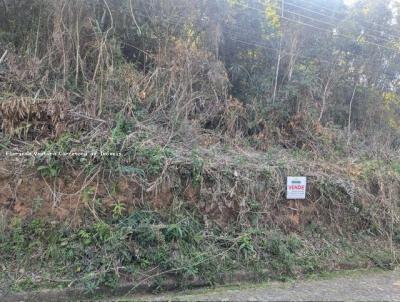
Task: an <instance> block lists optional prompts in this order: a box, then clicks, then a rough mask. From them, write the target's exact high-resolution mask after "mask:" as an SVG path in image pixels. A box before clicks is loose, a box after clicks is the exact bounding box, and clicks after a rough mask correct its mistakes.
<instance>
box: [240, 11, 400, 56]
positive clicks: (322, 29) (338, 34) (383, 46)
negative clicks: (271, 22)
mask: <svg viewBox="0 0 400 302" xmlns="http://www.w3.org/2000/svg"><path fill="white" fill-rule="evenodd" d="M238 5H240V6H242V7H245V8H249V9H253V10H256V11H259V12H263V11H262V10H260V9H258V8H255V7H251V6H248V5H245V4H238ZM275 8H276V7H275ZM281 18H282V19H285V20H287V21H290V22H294V23H298V24H301V25H304V26H308V27H312V28H314V29H317V30H320V31H325V32H331V33H332V34H333V33H334V31H333V29H332V31H330V30H326V29H324V28H321V27H317V26H314V25H312V24H308V23H305V22H301V21H297V20H293V19H290V18H287V17H281ZM335 35H337V36H341V37H343V38H347V39H351V40H352V41H353V42H357V43H358V41H357V40H354V37H351V36H348V35H344V34H341V33H339V32H337V33H335ZM376 38H379V37H376ZM363 43H364V44H371V45H374V46H377V47H382V48H386V49H388V50H392V51H395V52H397V53H400V52H399V51H398V50H397V49H396V48H392V47H388V46H386V45H382V44H379V43H375V42H370V41H364V42H363Z"/></svg>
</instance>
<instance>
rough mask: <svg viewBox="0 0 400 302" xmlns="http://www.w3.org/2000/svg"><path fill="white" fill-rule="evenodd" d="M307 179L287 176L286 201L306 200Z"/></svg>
mask: <svg viewBox="0 0 400 302" xmlns="http://www.w3.org/2000/svg"><path fill="white" fill-rule="evenodd" d="M306 187H307V177H304V176H297V177H296V176H288V178H287V190H286V198H287V199H305V198H306Z"/></svg>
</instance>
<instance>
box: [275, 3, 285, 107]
mask: <svg viewBox="0 0 400 302" xmlns="http://www.w3.org/2000/svg"><path fill="white" fill-rule="evenodd" d="M284 8H285V0H282V8H281V37H280V40H279V52H278V62H277V64H276V70H275V84H274V95H273V97H272V103H275V99H276V90H277V88H278V76H279V67H280V65H281V49H282V39H283V26H282V22H283V17H284V15H283V12H284Z"/></svg>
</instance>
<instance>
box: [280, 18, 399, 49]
mask: <svg viewBox="0 0 400 302" xmlns="http://www.w3.org/2000/svg"><path fill="white" fill-rule="evenodd" d="M286 12H287V13H289V14H293V15H295V16H299V17H302V18H306V19H309V20H312V21H315V22H319V23H322V24H326V25H330V26H333V27H338V25H339V24H334V23H330V22H326V21H323V20H318V19H315V18H312V17H309V16H306V15H302V14H298V13H295V12H293V11H288V10H287V11H286ZM364 35H365V36H368V37H371V38H376V39H380V40H383V41H385V42H389V43H392V42H393V41H391V40H388V39H386V38H384V37H379V36H375V35H371V34H368V33H364ZM399 39H400V37H399Z"/></svg>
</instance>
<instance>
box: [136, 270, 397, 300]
mask: <svg viewBox="0 0 400 302" xmlns="http://www.w3.org/2000/svg"><path fill="white" fill-rule="evenodd" d="M133 300H135V301H138V300H140V301H400V271H386V272H376V271H375V272H357V273H353V274H346V275H337V276H336V275H335V276H330V277H327V278H322V279H321V278H320V279H311V280H303V281H296V282H289V283H279V282H273V283H266V284H258V285H249V284H247V285H241V286H231V287H222V288H216V289H203V290H195V291H188V292H183V293H171V294H165V295H161V296H154V295H149V296H142V297H134V298H133Z"/></svg>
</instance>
